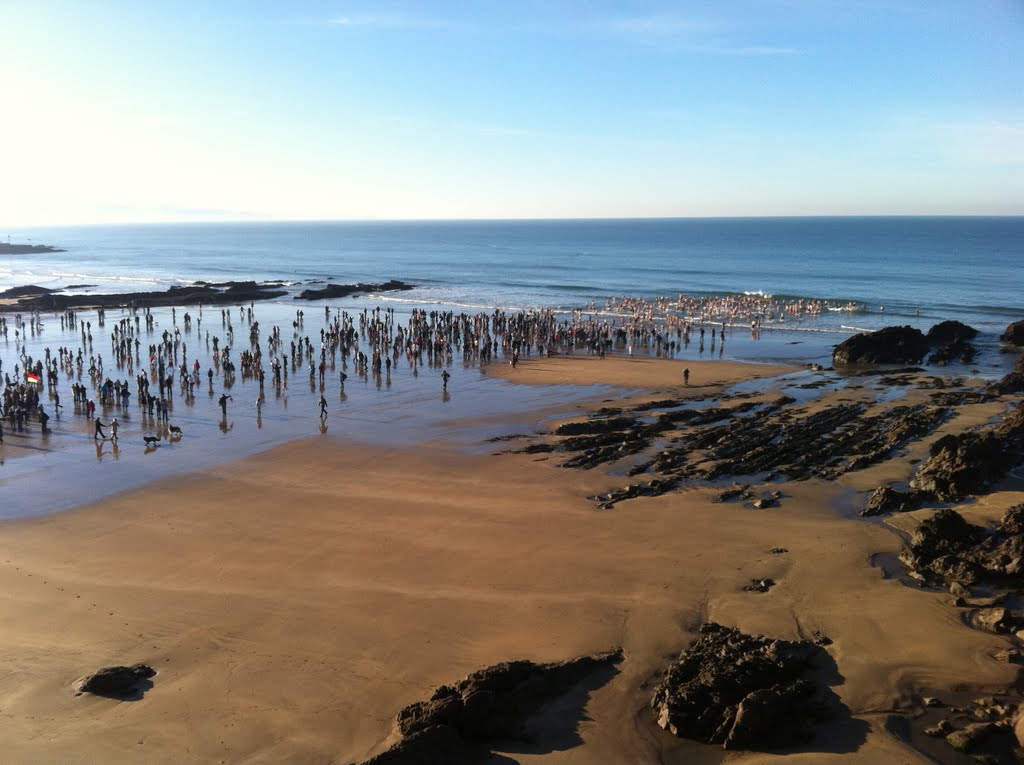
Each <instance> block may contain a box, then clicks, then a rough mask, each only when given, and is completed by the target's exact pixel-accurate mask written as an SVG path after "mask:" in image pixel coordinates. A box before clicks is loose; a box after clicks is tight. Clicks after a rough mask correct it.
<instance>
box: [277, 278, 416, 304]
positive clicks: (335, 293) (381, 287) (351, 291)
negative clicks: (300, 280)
mask: <svg viewBox="0 0 1024 765" xmlns="http://www.w3.org/2000/svg"><path fill="white" fill-rule="evenodd" d="M411 289H413V285H412V284H406V283H405V282H400V281H398V280H397V279H390V280H388V281H386V282H384V283H383V284H328V285H327V286H326V287H324V288H323V289H321V290H303V291H302V292H300V293H299V294H298V295H297V296H296V297H295V299H296V300H326V299H329V298H340V297H348V296H349V295H356V294H359V293H361V292H399V291H404V290H411Z"/></svg>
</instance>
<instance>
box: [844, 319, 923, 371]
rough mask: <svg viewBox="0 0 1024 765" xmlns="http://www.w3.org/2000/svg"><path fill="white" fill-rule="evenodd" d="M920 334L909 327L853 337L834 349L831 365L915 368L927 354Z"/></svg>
mask: <svg viewBox="0 0 1024 765" xmlns="http://www.w3.org/2000/svg"><path fill="white" fill-rule="evenodd" d="M928 348H929V343H928V339H927V338H926V337H925V335H924V333H923V332H921V330H919V329H915V328H913V327H910V326H904V327H885V328H884V329H880V330H878V331H877V332H870V333H862V334H859V335H854V336H853V337H850V338H848V339H846V340H844V341H843V342H841V343H840V344H839V345H837V346H836V348H835V351H833V353H832V363H833V364H836V365H850V364H917V363H920V361H921V360H922V359H923V358H924V356H925V354H926V353H927V352H928Z"/></svg>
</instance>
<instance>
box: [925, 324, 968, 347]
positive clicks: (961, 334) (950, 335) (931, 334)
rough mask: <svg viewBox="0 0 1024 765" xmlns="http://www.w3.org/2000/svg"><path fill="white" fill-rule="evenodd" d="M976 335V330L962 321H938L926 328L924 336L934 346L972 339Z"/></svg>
mask: <svg viewBox="0 0 1024 765" xmlns="http://www.w3.org/2000/svg"><path fill="white" fill-rule="evenodd" d="M977 336H978V330H976V329H975V328H974V327H969V326H967V325H966V324H964V323H963V322H962V321H940V322H939V323H938V324H936V325H935V326H933V327H932V328H931V329H929V330H928V334H927V335H925V337H927V338H928V343H929V344H930V345H932V346H933V347H935V346H940V345H945V344H946V343H955V342H959V341H966V340H973V339H974V338H976V337H977Z"/></svg>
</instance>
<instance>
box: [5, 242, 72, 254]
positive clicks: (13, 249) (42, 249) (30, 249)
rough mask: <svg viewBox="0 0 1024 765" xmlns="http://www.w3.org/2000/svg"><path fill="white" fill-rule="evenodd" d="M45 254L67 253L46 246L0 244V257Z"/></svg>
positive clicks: (57, 248)
mask: <svg viewBox="0 0 1024 765" xmlns="http://www.w3.org/2000/svg"><path fill="white" fill-rule="evenodd" d="M47 252H67V250H62V249H60V248H59V247H51V246H50V245H48V244H8V243H7V242H0V255H39V254H43V253H47Z"/></svg>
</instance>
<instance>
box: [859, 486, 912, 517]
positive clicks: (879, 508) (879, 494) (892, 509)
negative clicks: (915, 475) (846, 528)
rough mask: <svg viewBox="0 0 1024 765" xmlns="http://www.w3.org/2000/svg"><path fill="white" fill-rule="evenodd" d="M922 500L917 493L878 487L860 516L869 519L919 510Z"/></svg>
mask: <svg viewBox="0 0 1024 765" xmlns="http://www.w3.org/2000/svg"><path fill="white" fill-rule="evenodd" d="M923 499H924V497H922V496H921V494H919V493H918V492H905V491H898V490H896V489H893V488H890V487H888V486H879V487H878V488H877V489H875V490H874V492H872V494H871V496H870V497H869V498H868V503H867V505H866V506H865V508H864V509H863V510H861V511H860V514H861V515H863V516H864V517H866V518H870V517H872V516H875V515H887V514H888V513H905V512H907V511H909V510H916V509H917V508H919V507H920V506H921V503H922V500H923Z"/></svg>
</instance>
